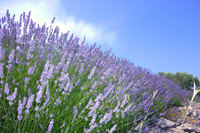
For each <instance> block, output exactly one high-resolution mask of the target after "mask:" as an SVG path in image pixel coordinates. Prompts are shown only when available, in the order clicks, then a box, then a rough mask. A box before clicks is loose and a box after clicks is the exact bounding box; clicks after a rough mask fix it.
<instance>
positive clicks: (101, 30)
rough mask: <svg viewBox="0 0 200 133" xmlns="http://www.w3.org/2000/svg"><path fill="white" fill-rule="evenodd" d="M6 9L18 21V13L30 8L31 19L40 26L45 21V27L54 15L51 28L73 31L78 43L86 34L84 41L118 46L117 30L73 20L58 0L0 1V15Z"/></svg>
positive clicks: (3, 14)
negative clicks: (58, 15)
mask: <svg viewBox="0 0 200 133" xmlns="http://www.w3.org/2000/svg"><path fill="white" fill-rule="evenodd" d="M7 9H8V10H9V13H10V14H11V17H12V16H13V14H15V21H19V18H20V14H22V13H23V12H26V15H28V12H29V11H30V10H31V19H32V20H33V22H36V23H37V24H38V23H39V24H40V26H42V25H43V24H44V23H46V27H49V26H50V24H51V21H52V19H53V17H56V19H55V21H54V24H53V25H52V27H53V28H55V27H56V26H59V31H60V33H61V32H63V33H66V32H67V31H70V35H71V34H72V33H74V36H78V37H79V38H80V39H79V43H80V42H81V41H82V40H83V38H84V36H86V43H88V44H90V45H92V44H94V42H97V45H105V44H106V45H109V47H112V48H113V49H115V48H119V43H118V41H117V40H116V36H117V32H115V31H110V30H109V29H108V27H106V26H102V25H97V24H93V23H89V22H85V21H83V20H75V18H74V17H73V16H69V15H67V14H66V13H65V12H62V14H61V12H59V11H64V9H63V8H62V4H61V1H60V0H53V1H50V0H35V1H31V0H7V1H6V2H2V3H1V10H0V17H2V16H5V14H6V11H7ZM56 13H59V14H61V15H60V16H61V18H58V17H57V15H56Z"/></svg>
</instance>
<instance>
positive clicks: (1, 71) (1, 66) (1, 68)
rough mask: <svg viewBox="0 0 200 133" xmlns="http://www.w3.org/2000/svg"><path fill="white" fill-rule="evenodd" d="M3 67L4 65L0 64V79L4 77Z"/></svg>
mask: <svg viewBox="0 0 200 133" xmlns="http://www.w3.org/2000/svg"><path fill="white" fill-rule="evenodd" d="M3 65H4V63H0V78H3V77H4V75H3Z"/></svg>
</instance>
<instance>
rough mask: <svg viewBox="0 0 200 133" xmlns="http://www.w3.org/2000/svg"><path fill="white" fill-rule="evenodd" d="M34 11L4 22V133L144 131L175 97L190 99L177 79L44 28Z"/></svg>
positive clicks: (0, 33) (0, 98)
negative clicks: (154, 72) (32, 16)
mask: <svg viewBox="0 0 200 133" xmlns="http://www.w3.org/2000/svg"><path fill="white" fill-rule="evenodd" d="M30 15H31V12H29V14H28V16H27V18H26V17H25V12H24V13H23V15H21V17H20V22H15V21H14V16H13V18H12V19H11V18H10V14H9V11H7V13H6V16H4V17H2V19H0V105H1V106H0V116H1V118H2V119H1V122H0V130H1V131H3V132H23V133H24V132H45V131H46V132H64V131H68V132H110V133H112V132H125V131H139V132H143V131H145V130H147V129H148V128H145V127H147V126H148V125H151V124H152V123H153V122H154V121H155V120H156V119H157V118H159V117H160V116H163V115H164V114H165V112H164V111H165V110H166V108H170V106H171V105H173V104H176V101H174V100H173V98H174V94H177V95H178V96H179V98H180V99H181V98H183V97H186V95H185V93H183V91H182V90H181V89H180V88H179V87H178V86H177V85H176V84H174V83H173V82H172V81H171V80H168V79H166V78H165V77H163V76H162V75H157V74H152V73H151V72H150V71H148V70H147V69H144V68H142V67H138V66H135V65H134V64H133V63H130V62H127V60H126V59H122V60H121V59H119V58H117V59H116V56H114V54H113V55H111V56H110V55H109V54H110V51H111V50H109V51H106V52H104V53H103V52H102V51H101V50H100V46H99V47H98V48H96V47H95V46H96V43H95V44H94V45H92V46H88V45H86V46H85V45H84V42H85V38H84V40H83V41H82V43H81V44H78V41H79V38H78V37H75V38H74V39H73V34H72V35H71V37H70V38H69V39H68V40H67V37H68V34H69V32H67V33H64V34H61V36H60V37H59V36H58V33H59V27H56V28H55V29H54V30H53V29H52V28H50V33H49V32H48V28H49V27H48V28H46V27H45V25H43V26H42V27H40V26H39V25H38V26H37V28H36V27H35V25H36V23H33V21H32V20H31V22H30V21H29V20H30ZM22 17H23V21H24V27H23V34H22V36H21V29H20V27H21V26H22ZM54 20H55V18H54V19H53V20H52V24H53V23H54ZM6 22H7V27H6V25H3V24H4V23H6ZM1 23H2V25H1ZM29 24H30V25H29ZM28 26H29V32H27V28H28ZM48 35H49V36H48ZM47 37H48V38H47ZM163 97H164V99H163ZM163 112H164V113H163Z"/></svg>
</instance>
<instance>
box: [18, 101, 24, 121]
mask: <svg viewBox="0 0 200 133" xmlns="http://www.w3.org/2000/svg"><path fill="white" fill-rule="evenodd" d="M23 108H24V105H23V103H22V101H21V100H19V105H18V109H17V110H18V116H17V118H18V120H21V119H22V118H23V117H22V116H21V114H22V110H23Z"/></svg>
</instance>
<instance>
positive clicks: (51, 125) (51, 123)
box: [48, 119, 53, 132]
mask: <svg viewBox="0 0 200 133" xmlns="http://www.w3.org/2000/svg"><path fill="white" fill-rule="evenodd" d="M52 127H53V119H52V120H51V122H50V123H49V126H48V132H50V131H51V129H52Z"/></svg>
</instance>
